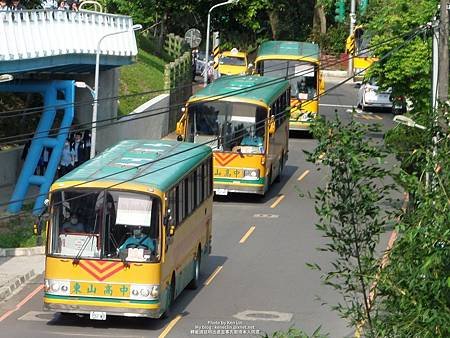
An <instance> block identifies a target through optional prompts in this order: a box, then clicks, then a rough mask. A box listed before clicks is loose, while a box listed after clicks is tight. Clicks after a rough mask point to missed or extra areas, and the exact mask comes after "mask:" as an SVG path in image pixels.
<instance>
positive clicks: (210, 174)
mask: <svg viewBox="0 0 450 338" xmlns="http://www.w3.org/2000/svg"><path fill="white" fill-rule="evenodd" d="M207 163H208V166H207V170H208V173H207V175H208V176H207V181H208V196H210V195H211V194H212V193H213V165H212V157H210V158H209V160H208V162H207Z"/></svg>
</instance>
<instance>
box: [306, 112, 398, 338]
mask: <svg viewBox="0 0 450 338" xmlns="http://www.w3.org/2000/svg"><path fill="white" fill-rule="evenodd" d="M368 131H374V128H373V127H370V126H364V125H362V124H360V123H358V122H356V121H355V120H353V119H352V120H351V122H350V123H349V124H347V125H344V124H343V123H342V122H341V121H340V120H339V118H338V116H336V120H335V121H331V122H329V121H325V120H323V119H320V120H319V121H318V123H316V124H315V125H314V126H313V128H312V132H313V134H314V136H315V137H316V138H317V140H318V145H317V147H316V148H315V150H314V151H313V152H312V153H309V152H305V153H306V154H307V155H308V161H311V162H313V163H320V164H321V165H323V166H326V167H327V168H328V169H329V176H328V179H327V181H326V183H325V187H323V188H317V191H316V193H315V199H316V207H315V209H316V213H317V214H318V216H319V222H318V223H317V224H316V228H317V229H318V230H319V231H320V232H322V234H323V237H324V238H326V239H327V243H326V244H325V245H324V246H323V247H322V248H320V249H319V250H321V251H324V252H329V253H331V254H332V255H333V257H335V258H333V259H332V261H331V268H330V270H329V271H328V270H324V267H320V266H319V265H317V264H309V266H310V267H311V268H313V269H317V270H319V271H322V281H323V282H324V284H325V285H328V286H331V287H332V288H334V289H335V290H336V291H337V292H338V293H340V294H341V295H342V298H343V302H340V303H338V304H336V305H333V306H332V308H333V309H335V310H337V311H338V312H339V313H340V315H341V316H342V317H343V318H345V319H347V320H348V323H349V325H350V326H353V327H356V326H357V325H358V324H359V323H361V322H365V323H367V326H368V336H374V335H373V323H374V321H373V314H372V313H371V311H370V310H371V300H370V298H371V296H370V294H371V287H372V285H373V284H374V282H375V278H376V275H377V271H378V268H379V261H378V258H377V254H376V252H375V247H376V245H377V243H378V240H379V237H380V234H381V233H382V232H383V231H384V229H385V228H386V226H387V225H388V223H389V212H388V211H387V210H386V202H387V201H389V195H390V193H391V192H392V190H393V189H394V186H393V185H392V184H388V183H386V182H385V179H386V178H387V177H388V176H389V171H388V170H387V169H384V168H383V160H384V158H385V157H386V155H387V154H386V152H385V151H384V150H383V149H381V148H380V147H377V146H375V145H373V144H371V142H370V141H369V140H368V139H366V133H367V132H368ZM388 205H389V204H388Z"/></svg>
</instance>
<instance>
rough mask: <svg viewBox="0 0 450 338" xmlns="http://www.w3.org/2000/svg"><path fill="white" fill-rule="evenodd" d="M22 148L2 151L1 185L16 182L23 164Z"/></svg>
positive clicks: (0, 156)
mask: <svg viewBox="0 0 450 338" xmlns="http://www.w3.org/2000/svg"><path fill="white" fill-rule="evenodd" d="M22 149H23V147H17V148H14V149H11V150H2V151H0V163H2V164H3V165H0V187H4V186H8V185H12V184H16V180H17V177H18V176H19V170H20V168H21V166H22V160H21V156H22Z"/></svg>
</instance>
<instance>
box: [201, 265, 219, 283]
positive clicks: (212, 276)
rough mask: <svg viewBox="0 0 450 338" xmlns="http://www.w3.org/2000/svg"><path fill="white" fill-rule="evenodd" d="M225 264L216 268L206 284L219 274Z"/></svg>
mask: <svg viewBox="0 0 450 338" xmlns="http://www.w3.org/2000/svg"><path fill="white" fill-rule="evenodd" d="M222 268H223V265H219V266H218V267H217V268H216V270H214V272H213V273H212V274H211V276H209V277H208V279H207V280H206V282H205V284H204V285H205V286H208V285H209V284H211V282H212V280H213V279H214V278H215V277H216V276H217V274H218V273H219V272H220V270H222Z"/></svg>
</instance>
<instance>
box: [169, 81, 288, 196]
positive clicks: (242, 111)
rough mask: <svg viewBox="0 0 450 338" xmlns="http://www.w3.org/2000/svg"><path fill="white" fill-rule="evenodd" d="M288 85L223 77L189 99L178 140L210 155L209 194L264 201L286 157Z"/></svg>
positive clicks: (284, 82) (285, 83) (278, 176)
mask: <svg viewBox="0 0 450 338" xmlns="http://www.w3.org/2000/svg"><path fill="white" fill-rule="evenodd" d="M289 97H290V86H289V82H288V81H286V80H283V79H277V78H271V77H266V76H245V77H242V76H237V75H235V76H226V77H221V78H219V79H218V80H216V81H215V82H214V83H212V84H210V85H208V86H207V87H205V88H203V89H202V90H200V91H199V92H197V93H196V94H195V95H194V96H191V97H190V98H189V100H188V102H187V104H186V107H185V108H184V114H183V116H182V117H181V119H180V121H179V122H178V124H177V134H178V138H179V139H180V140H185V141H188V142H194V143H199V144H208V145H209V146H210V147H211V148H212V149H213V158H214V165H213V167H214V191H215V193H216V194H217V195H227V194H228V193H229V192H242V193H255V194H261V195H264V194H265V193H266V192H267V191H268V189H269V187H270V186H271V184H272V183H273V181H274V180H275V179H279V178H280V176H281V172H282V170H283V167H284V165H285V163H286V160H287V157H288V138H289V129H288V128H289V127H288V120H289V109H290V106H289Z"/></svg>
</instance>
